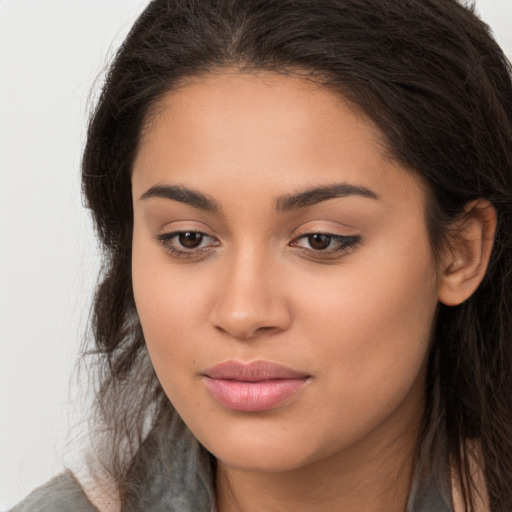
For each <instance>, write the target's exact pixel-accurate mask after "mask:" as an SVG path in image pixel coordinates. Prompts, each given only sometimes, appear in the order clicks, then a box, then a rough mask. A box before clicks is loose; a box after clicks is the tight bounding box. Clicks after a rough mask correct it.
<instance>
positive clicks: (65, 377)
mask: <svg viewBox="0 0 512 512" xmlns="http://www.w3.org/2000/svg"><path fill="white" fill-rule="evenodd" d="M146 3H147V0H0V235H1V236H0V510H6V509H7V508H8V507H10V506H12V505H13V504H14V503H15V502H17V501H18V500H20V499H21V498H22V497H23V496H24V495H25V494H26V493H27V492H28V491H29V490H31V489H32V488H34V487H35V486H36V485H39V484H41V483H43V482H44V481H46V480H47V479H48V478H49V477H51V476H52V475H54V474H55V473H57V472H59V471H61V470H62V468H63V464H64V463H66V464H69V465H76V464H77V463H78V462H79V461H80V459H81V457H82V455H81V452H80V447H81V446H82V445H83V444H84V443H83V442H81V441H80V440H81V439H82V438H84V436H85V430H86V429H85V427H84V425H83V422H81V419H82V418H83V417H85V416H86V415H87V406H86V400H85V399H84V400H82V401H79V400H78V399H77V393H76V388H77V386H76V381H75V379H74V378H72V375H73V374H74V365H75V361H76V357H77V354H78V349H79V345H80V343H81V340H82V338H83V332H84V329H85V325H86V321H87V316H88V309H89V304H90V298H91V295H92V291H93V289H94V283H95V279H96V273H97V268H98V262H99V259H98V253H97V248H96V242H95V240H94V235H93V233H92V227H91V224H90V221H89V218H88V215H87V213H86V212H85V210H84V209H83V208H82V204H81V197H80V183H79V161H80V153H81V149H82V144H83V140H84V133H85V126H86V119H87V115H88V112H89V108H90V103H91V101H90V92H91V90H93V83H94V82H95V80H96V78H97V77H98V76H99V75H100V73H101V71H102V70H103V69H104V67H105V64H106V62H107V61H108V59H109V58H110V57H111V56H112V54H113V52H114V50H115V49H116V47H117V46H118V45H119V43H120V42H121V40H122V38H123V36H124V35H125V34H126V32H127V30H128V29H129V27H130V25H131V23H133V21H134V20H135V18H136V16H137V15H138V13H140V12H141V10H142V9H143V7H144V5H146ZM476 4H477V8H478V10H479V12H480V13H481V15H482V17H483V18H484V19H485V20H487V21H488V23H490V24H491V26H492V27H493V30H494V31H495V34H496V37H497V39H498V41H499V42H500V44H501V45H502V47H503V48H504V49H505V51H506V52H507V54H508V56H509V58H510V57H511V56H512V0H477V2H476ZM94 90H95V91H97V87H96V88H95V89H94ZM92 96H93V97H94V94H93V95H92ZM71 427H73V428H71Z"/></svg>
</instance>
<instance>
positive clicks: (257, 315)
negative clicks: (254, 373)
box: [212, 244, 290, 339]
mask: <svg viewBox="0 0 512 512" xmlns="http://www.w3.org/2000/svg"><path fill="white" fill-rule="evenodd" d="M224 266H225V268H224V272H223V273H222V280H221V282H220V286H219V290H218V295H217V301H216V304H215V305H214V308H213V312H212V322H213V324H214V326H215V327H216V328H217V329H220V330H222V331H224V332H226V333H229V334H230V335H231V336H233V337H236V338H239V339H248V338H251V337H253V336H255V335H257V334H260V333H262V332H267V333H269V332H279V331H282V330H284V329H286V327H287V326H288V324H289V321H290V313H289V310H288V304H287V300H286V297H285V294H284V290H283V289H282V287H281V286H280V279H279V278H278V273H279V269H278V265H276V261H275V258H274V257H273V255H272V254H271V253H270V252H269V251H268V250H265V249H263V248H262V247H257V246H255V245H252V244H251V245H249V244H245V245H242V244H241V245H240V247H239V248H237V249H234V250H233V251H232V253H231V254H230V255H229V257H227V258H226V261H225V262H224Z"/></svg>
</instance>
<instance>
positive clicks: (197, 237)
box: [157, 231, 220, 258]
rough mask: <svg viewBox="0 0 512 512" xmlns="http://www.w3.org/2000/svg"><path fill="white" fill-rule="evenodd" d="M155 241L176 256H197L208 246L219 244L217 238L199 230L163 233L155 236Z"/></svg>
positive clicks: (208, 247) (206, 249) (202, 253)
mask: <svg viewBox="0 0 512 512" xmlns="http://www.w3.org/2000/svg"><path fill="white" fill-rule="evenodd" d="M157 241H158V243H160V244H161V245H163V246H164V247H165V249H166V250H167V251H169V252H170V253H171V255H173V256H175V257H177V258H192V257H199V256H202V255H204V253H205V251H208V250H209V249H210V248H212V247H217V246H218V245H220V244H219V241H218V240H217V239H215V238H214V237H212V236H210V235H208V234H206V233H203V232H201V231H173V232H172V233H163V234H161V235H158V236H157Z"/></svg>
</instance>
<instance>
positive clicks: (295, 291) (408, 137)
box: [14, 0, 512, 512]
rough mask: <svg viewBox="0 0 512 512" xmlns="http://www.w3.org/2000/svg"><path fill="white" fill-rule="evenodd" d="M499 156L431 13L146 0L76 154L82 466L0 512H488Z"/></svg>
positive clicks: (505, 386)
mask: <svg viewBox="0 0 512 512" xmlns="http://www.w3.org/2000/svg"><path fill="white" fill-rule="evenodd" d="M511 143H512V87H511V77H510V65H509V63H508V62H507V61H506V59H505V57H504V56H503V54H502V52H501V51H500V49H499V48H498V46H497V45H496V43H495V42H494V41H493V40H492V38H491V37H490V36H489V35H488V32H487V29H486V27H485V25H484V24H483V23H482V22H481V21H480V20H479V19H478V18H477V17H476V16H475V15H474V14H473V13H472V12H471V10H470V9H467V8H465V7H463V6H461V5H460V4H458V3H456V2H455V1H454V0H409V1H407V2H405V1H396V2H383V1H376V0H345V1H337V0H317V1H315V2H311V1H309V0H308V1H306V0H295V1H279V2H275V1H270V0H258V1H240V0H238V1H237V0H219V1H217V2H211V1H206V0H204V1H200V0H194V1H178V0H174V1H172V0H155V1H153V2H151V4H150V5H149V6H148V8H147V9H146V11H145V12H144V13H143V14H142V16H141V17H140V19H139V20H138V21H137V23H136V24H135V26H134V27H133V29H132V31H131V33H130V34H129V36H128V38H127V39H126V41H125V43H124V44H123V46H122V47H121V49H120V50H119V52H118V55H117V57H116V59H115V61H114V63H113V65H112V67H111V70H110V73H109V75H108V77H107V80H106V83H105V85H104V88H103V92H102V95H101V98H100V100H99V103H98V106H97V109H96V111H95V114H94V116H93V118H92V120H91V124H90V128H89V132H88V140H87V145H86V149H85V153H84V159H83V186H84V192H85V195H86V197H87V201H88V205H89V207H90V208H91V211H92V213H93V216H94V219H95V222H96V226H97V230H98V235H99V237H100V240H101V241H102V243H103V246H104V249H105V265H104V269H103V273H102V278H101V283H100V286H99V288H98V292H97V295H96V301H95V309H94V315H93V323H94V334H95V349H94V352H95V354H96V355H97V357H98V360H99V363H100V366H99V370H100V376H101V384H100V387H99V390H98V395H97V415H96V418H95V420H96V428H97V431H98V432H101V434H99V433H98V434H97V439H98V450H97V452H98V454H99V455H98V457H99V461H100V467H101V469H102V470H101V471H100V470H99V469H97V471H96V475H95V476H96V480H97V483H96V485H95V486H92V487H87V486H84V487H86V488H85V489H83V488H82V487H81V486H80V485H79V484H78V483H77V482H75V481H74V480H73V477H72V476H71V475H70V474H69V473H68V474H66V475H63V476H61V477H59V478H58V479H56V480H54V481H53V482H51V483H50V484H48V485H47V486H46V487H44V488H42V489H40V490H38V491H36V492H35V493H34V494H33V495H32V496H31V497H29V498H28V499H27V501H26V502H24V504H21V505H19V506H18V508H15V509H14V510H16V511H22V510H32V508H30V507H39V508H36V510H44V509H45V508H44V507H47V509H48V510H55V509H57V507H61V508H63V509H64V508H66V507H68V508H73V509H74V510H81V509H83V510H95V508H94V507H96V509H99V510H120V509H122V510H180V511H184V510H190V511H192V510H218V511H219V512H227V511H228V512H229V511H233V510H239V511H249V510H290V509H292V510H319V511H322V510H347V511H350V510H370V511H371V510H386V511H388V510H393V511H395V510H396V511H403V510H408V511H427V510H428V511H430V510H433V511H444V510H492V511H504V510H509V509H510V507H511V506H512V503H511V501H512V500H511V496H512V493H511V492H510V491H511V489H510V486H511V483H512V480H511V475H512V471H511V470H512V467H511V466H512V462H511V461H512V446H511V439H512V438H511V435H510V431H511V427H512V418H511V412H510V411H511V410H512V407H511V406H512V404H511V401H512V400H511V398H510V396H511V393H510V390H511V389H512V382H511V379H512V354H511V348H510V345H511V339H510V338H511V320H510V315H509V310H510V306H509V303H510V298H511V273H510V268H511V236H510V226H512V171H511V169H512V149H511V148H512V144H511ZM105 470H106V471H105ZM100 473H101V474H100ZM105 475H106V476H105Z"/></svg>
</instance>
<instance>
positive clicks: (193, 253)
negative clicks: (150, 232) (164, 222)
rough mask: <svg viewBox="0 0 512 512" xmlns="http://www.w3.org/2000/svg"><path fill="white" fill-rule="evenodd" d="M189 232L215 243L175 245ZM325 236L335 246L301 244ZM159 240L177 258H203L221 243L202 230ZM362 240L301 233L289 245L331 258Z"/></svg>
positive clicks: (183, 232)
mask: <svg viewBox="0 0 512 512" xmlns="http://www.w3.org/2000/svg"><path fill="white" fill-rule="evenodd" d="M187 234H193V235H195V236H197V235H199V236H201V237H202V240H201V242H200V243H201V244H202V243H203V241H204V239H210V240H213V241H214V243H213V244H209V245H207V246H206V247H200V246H199V247H195V248H191V249H187V248H185V247H183V246H181V248H178V247H176V245H173V244H174V243H175V241H177V240H178V239H179V237H180V236H182V235H187ZM315 236H318V237H325V238H327V239H328V242H329V245H331V244H332V243H333V242H334V244H335V245H336V246H335V248H331V249H314V248H312V247H310V248H306V247H303V246H301V245H299V241H300V240H308V239H309V240H308V242H309V244H310V245H311V237H315ZM156 239H157V242H158V243H159V244H160V245H162V246H163V247H164V248H165V250H167V251H168V252H169V253H171V255H172V256H173V257H175V258H182V259H187V258H201V256H203V255H205V254H206V253H207V252H209V251H210V249H211V248H212V247H218V246H219V245H220V243H219V241H218V240H216V239H215V238H214V237H212V236H211V235H208V234H207V233H204V232H202V231H193V230H190V231H173V232H171V233H162V234H161V235H158V236H157V237H156ZM360 242H361V236H359V235H351V236H346V235H335V234H332V233H321V232H318V233H306V234H304V235H301V236H299V237H297V238H295V239H294V240H293V241H292V242H291V243H290V244H289V245H290V246H291V247H297V248H298V249H299V250H300V251H301V252H303V253H305V254H306V255H308V256H311V257H313V258H318V259H321V258H329V257H333V256H337V255H342V254H344V253H346V252H349V251H351V250H352V249H355V248H356V246H357V245H358V244H359V243H360ZM178 243H179V242H178Z"/></svg>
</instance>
